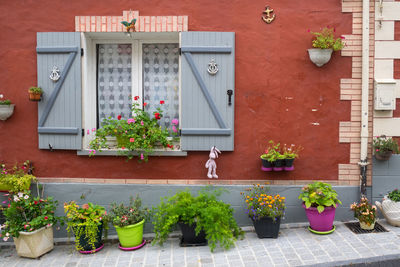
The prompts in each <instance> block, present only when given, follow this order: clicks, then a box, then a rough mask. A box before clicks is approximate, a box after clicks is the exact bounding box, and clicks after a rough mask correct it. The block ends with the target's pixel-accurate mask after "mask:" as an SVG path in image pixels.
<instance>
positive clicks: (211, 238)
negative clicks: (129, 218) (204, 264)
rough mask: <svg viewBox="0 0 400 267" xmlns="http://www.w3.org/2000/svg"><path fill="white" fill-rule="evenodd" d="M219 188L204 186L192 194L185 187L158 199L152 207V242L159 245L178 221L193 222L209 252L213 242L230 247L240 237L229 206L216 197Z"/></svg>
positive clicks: (241, 232) (241, 234)
mask: <svg viewBox="0 0 400 267" xmlns="http://www.w3.org/2000/svg"><path fill="white" fill-rule="evenodd" d="M222 192H223V191H222V190H211V189H210V188H205V189H203V190H201V191H199V193H198V195H197V196H193V195H192V193H190V191H189V190H185V191H180V192H178V193H176V194H175V195H174V196H171V197H164V198H161V202H160V204H159V205H158V206H157V207H155V208H153V210H152V213H153V219H154V220H153V224H154V232H155V238H154V240H153V245H154V244H160V245H162V244H163V243H164V242H165V241H166V239H167V238H168V235H169V234H170V233H171V232H172V230H173V229H174V227H175V225H176V224H177V223H178V222H182V223H185V224H188V225H193V224H195V225H196V228H195V231H196V235H198V234H199V233H200V232H201V231H204V232H205V234H206V239H207V240H208V244H209V246H210V249H211V251H214V249H215V247H216V245H217V243H219V244H220V246H221V247H222V248H224V249H228V248H231V247H233V246H234V241H235V240H236V239H237V238H238V237H239V236H243V231H242V230H241V229H240V228H239V227H238V225H237V223H236V221H235V219H234V218H233V208H231V207H230V205H229V204H226V203H224V202H223V201H221V200H219V199H218V197H219V196H220V195H221V194H222Z"/></svg>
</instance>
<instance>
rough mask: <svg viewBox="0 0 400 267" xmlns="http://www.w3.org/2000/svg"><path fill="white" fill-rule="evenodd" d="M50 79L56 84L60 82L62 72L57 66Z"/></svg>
mask: <svg viewBox="0 0 400 267" xmlns="http://www.w3.org/2000/svg"><path fill="white" fill-rule="evenodd" d="M49 78H50V80H52V81H53V82H56V81H58V80H59V79H60V70H59V69H58V68H57V67H56V66H54V67H53V69H52V71H51V73H50V76H49Z"/></svg>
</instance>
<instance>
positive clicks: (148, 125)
mask: <svg viewBox="0 0 400 267" xmlns="http://www.w3.org/2000/svg"><path fill="white" fill-rule="evenodd" d="M134 99H135V102H133V104H132V114H134V116H133V118H129V119H127V120H123V119H122V118H121V116H120V115H119V116H118V117H117V119H112V118H108V119H105V120H104V121H103V126H102V127H101V128H100V129H97V131H96V136H95V138H94V139H93V140H92V141H91V142H90V145H89V146H90V148H91V151H90V155H91V156H94V155H95V154H96V151H101V149H104V148H110V147H109V146H108V145H107V138H108V137H109V136H115V137H116V138H117V142H118V148H120V149H121V150H120V151H119V152H120V153H121V154H124V155H126V156H127V157H128V158H129V159H132V158H133V155H132V153H131V151H136V152H138V154H139V158H140V160H144V161H147V160H148V155H149V154H151V152H152V151H153V150H154V148H155V147H157V146H158V145H161V146H162V147H164V148H170V149H173V145H172V144H171V142H170V140H168V137H169V135H170V134H169V132H168V130H167V129H163V128H162V127H161V126H160V125H159V124H158V120H160V119H161V118H162V116H163V113H162V110H161V108H160V107H158V108H157V111H156V112H154V113H153V116H154V117H150V116H149V114H148V113H146V112H145V111H144V110H142V109H140V108H139V102H138V101H137V100H138V99H139V97H137V96H136V97H135V98H134ZM163 104H164V101H160V105H163Z"/></svg>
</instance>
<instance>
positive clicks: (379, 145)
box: [372, 135, 399, 155]
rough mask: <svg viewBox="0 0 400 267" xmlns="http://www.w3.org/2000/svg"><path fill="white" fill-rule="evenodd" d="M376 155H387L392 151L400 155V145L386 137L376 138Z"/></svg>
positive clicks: (374, 141) (374, 145) (374, 142)
mask: <svg viewBox="0 0 400 267" xmlns="http://www.w3.org/2000/svg"><path fill="white" fill-rule="evenodd" d="M372 145H373V147H374V153H375V154H378V155H379V154H385V153H386V152H387V151H392V152H393V153H394V154H398V153H399V144H398V142H397V141H396V140H393V139H392V138H391V137H387V136H386V135H381V136H376V137H375V138H374V140H373V144H372Z"/></svg>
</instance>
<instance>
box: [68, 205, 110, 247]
mask: <svg viewBox="0 0 400 267" xmlns="http://www.w3.org/2000/svg"><path fill="white" fill-rule="evenodd" d="M64 212H65V213H66V222H67V231H68V233H70V232H71V231H73V232H74V234H75V247H76V249H77V250H83V248H82V247H81V245H80V243H79V240H80V239H81V237H82V236H84V238H85V239H86V240H87V242H88V244H89V246H91V247H92V250H93V251H94V250H95V249H96V247H95V243H96V241H97V240H96V238H97V235H98V227H99V226H100V225H103V229H104V238H106V237H107V230H108V220H107V216H106V215H107V212H106V209H105V208H104V207H102V206H99V205H95V204H93V203H90V202H89V203H87V204H83V205H82V207H79V205H78V204H76V203H75V201H70V202H68V203H64Z"/></svg>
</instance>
